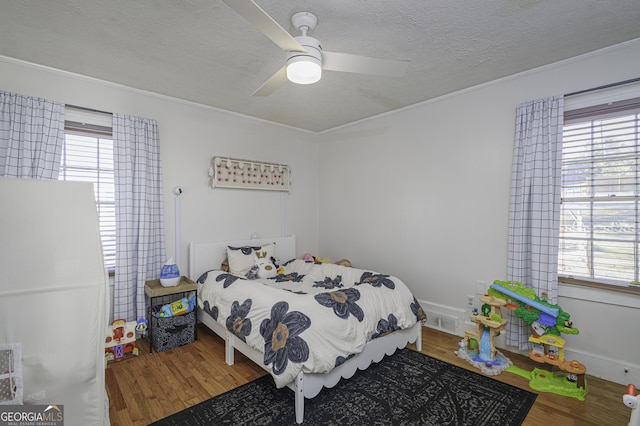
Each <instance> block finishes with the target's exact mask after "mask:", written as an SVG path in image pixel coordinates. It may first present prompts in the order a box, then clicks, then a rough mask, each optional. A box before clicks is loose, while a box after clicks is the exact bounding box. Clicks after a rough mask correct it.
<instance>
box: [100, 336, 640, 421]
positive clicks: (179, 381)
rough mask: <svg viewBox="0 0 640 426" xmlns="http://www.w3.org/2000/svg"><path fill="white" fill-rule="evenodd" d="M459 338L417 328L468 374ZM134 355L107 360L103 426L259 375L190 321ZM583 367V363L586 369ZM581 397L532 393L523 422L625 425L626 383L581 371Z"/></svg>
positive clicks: (523, 361)
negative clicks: (175, 335) (183, 340)
mask: <svg viewBox="0 0 640 426" xmlns="http://www.w3.org/2000/svg"><path fill="white" fill-rule="evenodd" d="M459 340H460V338H459V337H457V336H453V335H450V334H447V333H442V332H439V331H436V330H433V329H430V328H426V327H423V345H422V346H423V347H422V352H423V353H425V354H427V355H429V356H432V357H434V358H438V359H441V360H444V361H446V362H448V363H450V364H455V365H458V366H460V367H463V368H467V369H469V370H472V371H476V372H477V371H478V370H476V369H475V368H473V367H472V366H471V365H469V364H468V363H467V362H466V361H464V360H462V359H460V358H458V357H457V356H456V355H455V354H454V351H455V350H456V349H457V347H458V341H459ZM139 347H140V355H139V356H138V357H132V358H129V359H125V360H122V361H120V362H113V363H110V364H109V365H108V367H107V369H106V386H107V393H108V395H109V413H110V417H111V424H112V425H115V426H120V425H123V426H124V425H147V424H149V423H151V422H153V421H155V420H159V419H161V418H164V417H166V416H168V415H170V414H173V413H175V412H178V411H181V410H183V409H185V408H187V407H190V406H192V405H195V404H197V403H199V402H202V401H204V400H207V399H209V398H211V397H212V396H215V395H218V394H221V393H223V392H226V391H227V390H230V389H233V388H235V387H237V386H239V385H242V384H244V383H247V382H249V381H251V380H254V379H256V378H258V377H260V376H263V375H265V374H266V373H265V372H264V370H262V369H261V368H260V367H258V366H257V365H255V364H254V363H253V362H252V361H249V360H248V359H247V358H245V357H244V356H243V355H242V354H239V353H237V352H236V363H235V365H233V366H228V365H226V364H225V362H224V343H223V341H222V339H220V338H219V337H218V336H216V335H215V334H214V333H213V332H211V331H210V330H208V329H207V328H206V327H204V326H202V325H199V326H198V341H197V342H195V343H192V344H190V345H186V346H182V347H179V348H175V349H170V350H167V351H164V352H160V353H155V352H154V353H153V354H152V355H149V351H148V345H147V342H146V340H143V341H139ZM505 355H506V356H507V357H509V358H510V359H511V361H512V362H513V363H514V365H517V366H518V367H520V368H524V369H526V370H532V369H533V368H534V367H538V366H539V364H536V363H535V362H534V361H531V360H530V359H529V358H527V357H524V356H521V355H518V354H512V353H505ZM587 368H588V366H587ZM494 378H496V379H497V380H500V381H502V382H506V383H509V384H511V385H514V386H517V387H520V388H523V389H527V390H531V389H530V388H529V386H528V381H527V380H526V379H525V378H523V377H520V376H518V375H516V374H511V373H508V372H504V373H501V374H500V375H498V376H495V377H494ZM587 386H588V389H589V393H588V395H587V396H586V399H585V401H583V402H581V401H578V400H577V399H575V398H569V397H564V396H560V395H556V394H552V393H540V394H539V395H538V397H537V399H536V402H535V404H534V406H533V407H532V408H531V411H530V412H529V414H528V416H527V418H526V420H525V422H524V423H523V424H524V425H528V426H537V425H545V426H555V425H558V426H560V425H561V426H570V425H576V426H578V425H579V426H583V425H584V426H588V425H593V426H596V425H597V426H604V425H607V426H609V425H611V426H613V425H627V424H628V422H629V416H630V414H631V410H630V409H628V408H627V407H625V406H624V404H623V403H622V395H623V394H624V393H625V392H626V386H622V385H619V384H616V383H612V382H608V381H606V380H602V379H598V378H595V377H591V376H589V375H587Z"/></svg>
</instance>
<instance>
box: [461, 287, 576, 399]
mask: <svg viewBox="0 0 640 426" xmlns="http://www.w3.org/2000/svg"><path fill="white" fill-rule="evenodd" d="M480 301H481V302H483V305H482V308H481V310H482V312H481V313H480V312H479V311H478V309H477V308H476V309H474V310H473V314H472V315H471V320H472V321H473V322H474V323H476V324H477V328H476V329H474V330H467V331H466V332H465V337H464V339H463V340H462V341H461V342H460V344H459V345H460V349H459V350H458V351H456V354H457V355H458V356H459V357H460V358H463V359H466V360H467V361H468V362H469V363H471V364H472V365H474V366H475V367H476V368H479V369H480V370H481V371H482V372H484V373H485V374H492V375H495V374H499V373H501V372H502V371H505V370H506V371H509V372H511V373H515V374H518V375H521V376H523V377H525V378H527V379H529V386H531V388H532V389H535V390H537V391H540V392H553V393H557V394H559V395H564V396H571V397H574V398H577V399H579V400H584V396H585V395H586V394H587V383H586V379H585V373H586V371H587V368H586V367H585V366H584V365H583V364H581V363H580V362H579V361H577V360H565V356H564V346H565V340H564V339H562V338H561V337H560V334H561V333H564V334H578V333H579V332H580V331H579V330H578V329H577V328H575V327H573V323H572V321H571V316H570V315H569V314H568V313H567V312H564V311H563V310H562V308H561V307H560V306H558V305H552V304H550V303H548V302H547V298H546V296H545V295H544V294H543V295H542V297H538V296H537V295H536V294H535V291H534V290H533V289H531V288H528V287H525V286H524V285H522V284H521V283H519V282H515V281H498V280H496V281H494V283H493V285H492V286H491V288H490V289H489V290H488V292H487V294H485V295H483V296H481V297H480ZM501 307H504V308H507V309H510V310H512V311H513V312H514V314H515V315H516V316H517V317H518V318H520V319H522V320H523V321H524V322H525V323H526V324H527V325H529V327H530V329H531V336H530V337H529V342H531V344H532V348H531V350H529V358H531V359H532V360H534V361H536V362H538V363H540V364H547V365H550V366H551V369H552V371H546V370H542V369H538V368H535V369H534V370H533V371H532V372H529V371H526V370H523V369H521V368H518V367H516V366H513V365H512V363H511V361H510V360H508V359H507V358H505V357H504V356H503V355H502V354H501V353H500V352H499V351H498V350H496V349H495V346H494V338H495V337H496V336H497V335H499V333H500V331H502V330H504V329H505V328H506V325H507V320H506V319H503V318H502V314H501V311H500V308H501Z"/></svg>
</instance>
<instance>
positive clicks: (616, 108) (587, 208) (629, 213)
mask: <svg viewBox="0 0 640 426" xmlns="http://www.w3.org/2000/svg"><path fill="white" fill-rule="evenodd" d="M639 142H640V98H639V99H632V100H628V101H621V102H614V103H609V104H606V105H600V106H596V107H589V108H583V109H579V110H574V111H567V112H566V113H565V125H564V133H563V149H562V205H561V209H560V211H561V213H560V214H561V218H560V244H559V252H558V274H559V275H560V276H561V280H562V278H565V277H569V278H573V279H577V280H583V281H589V282H596V283H602V284H608V285H618V286H624V287H629V286H630V282H632V281H636V282H637V281H638V279H639V276H638V274H639V264H638V262H639V255H638V252H639V251H640V230H639V223H640V205H639V200H640V170H639V168H640V146H639ZM633 287H636V286H633ZM639 287H640V286H639Z"/></svg>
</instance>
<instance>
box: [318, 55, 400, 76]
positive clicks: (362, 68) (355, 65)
mask: <svg viewBox="0 0 640 426" xmlns="http://www.w3.org/2000/svg"><path fill="white" fill-rule="evenodd" d="M408 67H409V61H401V60H394V59H380V58H371V57H368V56H360V55H352V54H350V53H336V52H326V51H324V50H323V51H322V69H325V70H328V71H342V72H355V73H358V74H372V75H385V76H389V77H402V75H404V73H405V71H407V68H408Z"/></svg>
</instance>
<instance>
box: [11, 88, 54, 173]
mask: <svg viewBox="0 0 640 426" xmlns="http://www.w3.org/2000/svg"><path fill="white" fill-rule="evenodd" d="M63 145H64V105H63V104H60V103H56V102H51V101H48V100H46V99H40V98H33V97H29V96H22V95H18V94H16V93H8V92H2V91H0V176H11V177H18V178H34V179H58V174H59V172H60V158H61V155H62V147H63Z"/></svg>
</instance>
